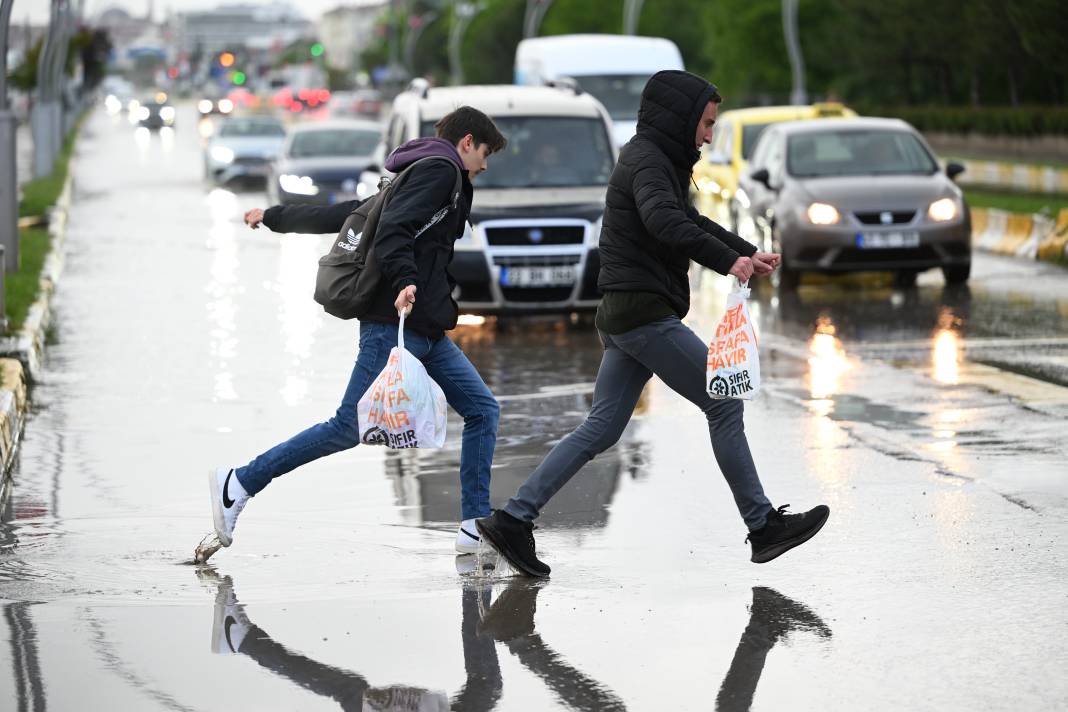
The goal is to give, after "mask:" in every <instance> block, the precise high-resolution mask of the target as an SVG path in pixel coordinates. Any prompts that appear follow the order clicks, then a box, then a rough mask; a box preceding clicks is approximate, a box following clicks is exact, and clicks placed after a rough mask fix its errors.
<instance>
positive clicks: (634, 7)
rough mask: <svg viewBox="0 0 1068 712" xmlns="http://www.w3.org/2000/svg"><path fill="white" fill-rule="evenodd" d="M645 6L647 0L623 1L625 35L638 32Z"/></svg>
mask: <svg viewBox="0 0 1068 712" xmlns="http://www.w3.org/2000/svg"><path fill="white" fill-rule="evenodd" d="M644 4H645V0H623V34H625V35H633V34H636V33H637V32H638V20H639V19H641V16H642V5H644Z"/></svg>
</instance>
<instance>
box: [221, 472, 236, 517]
mask: <svg viewBox="0 0 1068 712" xmlns="http://www.w3.org/2000/svg"><path fill="white" fill-rule="evenodd" d="M233 474H234V471H233V470H230V471H229V472H227V473H226V482H223V506H224V507H226V508H227V509H229V508H230V507H233V506H234V500H232V499H230V493H229V492H228V490H229V489H230V478H231V477H233Z"/></svg>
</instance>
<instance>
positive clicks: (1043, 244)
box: [971, 208, 1068, 262]
mask: <svg viewBox="0 0 1068 712" xmlns="http://www.w3.org/2000/svg"><path fill="white" fill-rule="evenodd" d="M971 213H972V244H973V245H974V247H975V248H976V249H979V250H983V251H984V252H992V253H994V254H997V255H1008V256H1010V257H1024V258H1026V259H1030V260H1035V259H1038V260H1043V261H1047V262H1068V208H1066V209H1064V210H1061V212H1060V214H1059V215H1058V216H1057V219H1056V220H1054V219H1052V218H1050V217H1047V216H1045V215H1037V214H1036V215H1028V214H1027V213H1011V212H1009V211H1007V210H998V209H995V208H972V210H971Z"/></svg>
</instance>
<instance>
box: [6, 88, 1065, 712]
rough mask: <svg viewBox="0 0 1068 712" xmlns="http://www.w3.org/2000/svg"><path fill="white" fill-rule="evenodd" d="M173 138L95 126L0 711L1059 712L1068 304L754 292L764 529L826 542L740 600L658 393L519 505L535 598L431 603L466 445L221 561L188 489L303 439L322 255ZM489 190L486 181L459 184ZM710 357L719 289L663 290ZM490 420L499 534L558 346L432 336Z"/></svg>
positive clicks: (312, 469) (567, 352)
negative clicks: (775, 515)
mask: <svg viewBox="0 0 1068 712" xmlns="http://www.w3.org/2000/svg"><path fill="white" fill-rule="evenodd" d="M200 151H201V148H200V143H199V138H198V135H197V132H196V125H195V118H194V114H193V111H192V110H191V108H190V107H188V106H184V107H182V108H181V109H180V113H179V117H178V126H177V129H176V131H175V132H173V133H169V132H168V133H163V134H147V133H144V132H139V131H136V130H135V129H134V128H133V127H132V126H130V125H129V123H127V122H125V120H124V119H122V118H121V117H109V116H106V115H105V114H104V113H103V112H102V111H98V112H96V113H94V114H93V115H92V116H91V117H90V119H89V120H88V121H87V122H86V124H85V129H84V133H83V137H82V139H81V140H80V143H79V147H78V154H77V158H76V161H75V165H74V173H75V177H76V183H75V193H74V203H73V207H72V211H71V220H70V228H69V237H68V248H67V263H66V271H65V273H64V276H63V278H62V282H61V285H60V289H59V291H58V293H57V295H56V301H55V326H54V333H53V334H52V337H51V345H50V347H49V351H48V357H47V363H46V366H45V372H44V374H43V376H42V378H41V380H40V382H39V383H38V384H37V385H36V386H35V387H34V390H33V402H34V406H33V413H32V415H31V417H30V419H29V422H28V424H27V427H26V433H25V437H24V441H23V443H22V451H21V457H20V462H19V464H18V467H17V470H16V472H15V475H14V476H15V485H14V488H13V490H12V494H11V497H10V501H9V504H8V507H7V509H6V511H4V512H3V518H2V523H0V600H2V604H0V605H2V607H3V622H2V623H0V638H2V639H3V644H2V645H0V700H3V701H4V704H3V705H0V706H2V707H3V708H4V709H13V710H14V709H18V710H45V709H50V710H68V709H110V710H234V709H256V710H318V709H324V710H325V709H338V708H341V709H356V710H361V709H374V710H385V709H390V710H439V709H457V710H490V709H496V710H555V709H578V710H621V709H630V710H707V709H722V710H747V709H752V710H766V709H778V708H781V707H782V706H784V705H786V706H789V708H791V709H798V710H810V709H820V710H826V709H831V710H858V709H865V710H898V709H916V710H920V709H923V710H927V709H930V710H954V709H962V710H963V709H969V710H970V709H1003V710H1017V709H1029V710H1058V709H1064V708H1065V707H1066V706H1068V682H1066V681H1065V677H1064V675H1063V667H1064V660H1065V659H1066V657H1068V643H1066V642H1065V640H1066V636H1065V633H1066V632H1068V631H1066V627H1068V557H1066V554H1065V550H1066V546H1065V545H1066V543H1068V523H1066V513H1068V457H1066V456H1068V452H1066V450H1068V445H1066V443H1065V437H1064V436H1065V432H1066V418H1068V388H1064V387H1063V385H1061V384H1066V383H1068V379H1066V378H1065V371H1066V370H1068V272H1065V271H1064V270H1061V269H1059V268H1054V267H1049V266H1043V265H1036V264H1032V263H1025V262H1021V261H1017V260H1012V259H1005V258H995V257H990V256H977V258H976V263H975V270H974V277H973V279H972V283H971V287H970V289H968V290H963V291H962V290H950V291H947V290H945V289H944V288H943V286H942V280H941V277H940V276H939V275H938V274H937V273H934V272H932V273H928V274H925V275H922V276H921V278H920V281H919V285H918V287H917V288H915V289H910V290H899V289H897V290H896V289H894V288H893V287H892V285H891V283H890V281H889V280H885V281H880V280H879V279H878V278H876V279H874V280H872V279H866V280H833V281H831V282H826V281H821V282H813V283H811V284H805V285H803V286H802V287H801V288H800V290H799V291H798V292H797V293H796V294H793V295H786V294H776V292H775V291H774V290H773V289H767V288H761V289H758V290H757V293H756V295H755V298H754V299H753V300H752V310H753V314H754V318H755V319H756V321H757V323H758V325H759V332H760V340H761V346H762V351H761V355H762V360H763V366H764V369H763V370H764V393H763V394H762V395H761V397H760V398H759V399H758V400H757V401H755V402H753V403H752V404H750V405H747V410H746V427H747V432H748V436H749V440H750V444H751V446H752V449H753V451H754V456H755V458H756V461H757V464H758V467H759V468H760V471H761V476H762V479H763V481H764V484H765V489H766V490H767V492H768V494H769V496H770V497H771V498H772V500H773V502H774V503H775V504H776V505H779V504H786V503H790V504H792V505H793V507H792V508H793V509H795V510H799V509H802V508H807V507H810V506H813V505H815V504H817V503H820V502H822V503H826V504H828V505H829V506H830V507H831V511H832V513H831V519H830V521H829V522H828V524H827V526H826V527H825V528H824V530H823V531H822V532H821V533H820V534H819V535H818V536H817V537H816V538H815V539H813V540H812V541H811V542H809V543H808V544H806V545H804V546H802V547H800V548H798V549H796V550H794V551H791V552H790V553H788V554H787V555H785V556H784V557H782V558H781V559H779V560H776V561H775V562H772V563H770V564H766V565H762V566H758V565H755V564H751V563H750V562H749V561H748V554H749V552H748V548H747V546H746V545H745V544H744V543H743V539H744V537H745V531H744V528H743V526H742V524H741V522H740V520H739V518H738V516H737V513H736V511H735V509H734V506H733V503H732V501H731V499H730V496H729V492H728V490H727V488H726V486H725V483H724V482H723V480H722V477H721V476H720V474H719V473H718V471H717V469H716V466H715V463H714V460H713V458H712V453H711V448H710V446H709V445H708V442H707V430H706V426H705V423H704V422H703V418H702V417H701V416H700V414H699V413H698V412H697V411H696V410H695V409H694V408H693V407H692V406H690V405H689V404H688V403H686V402H685V401H683V400H682V399H681V398H679V397H678V396H677V395H675V394H674V393H672V392H671V391H669V390H668V389H666V388H665V387H664V386H663V385H662V384H660V383H658V382H655V381H654V382H653V383H652V384H651V385H650V386H649V387H648V388H647V390H646V392H645V395H644V396H643V398H642V400H641V402H640V403H639V406H638V409H637V412H636V415H635V418H634V420H633V421H632V423H631V425H630V426H629V427H628V429H627V431H626V433H625V434H624V436H623V438H622V440H621V441H620V443H619V444H618V445H617V446H615V447H614V448H612V449H611V450H609V451H608V452H606V453H604V454H603V455H602V456H600V457H598V458H597V459H596V460H595V461H594V462H593V463H591V465H589V466H588V467H587V468H586V469H585V470H583V471H582V472H581V473H580V474H579V475H578V476H576V478H575V479H574V480H573V481H572V482H571V483H570V484H569V485H568V486H567V487H566V488H565V489H564V490H562V491H561V492H560V493H559V495H558V496H557V497H556V498H555V499H554V500H553V501H552V502H551V503H550V505H549V507H548V508H547V510H546V511H545V513H544V516H543V517H542V518H541V519H540V520H539V527H540V528H539V529H538V530H537V532H536V536H537V539H538V545H539V549H540V551H541V553H542V555H543V558H544V559H545V560H546V561H547V562H548V563H550V564H551V565H552V566H553V575H552V577H551V578H550V579H548V580H546V581H540V582H532V581H529V580H526V579H519V578H514V577H506V576H503V575H500V572H499V573H498V575H496V576H475V575H472V574H470V573H464V574H461V573H458V569H459V568H463V567H464V566H466V565H468V564H470V561H469V558H470V557H460V558H457V557H455V555H454V552H453V551H452V542H453V536H454V532H455V526H456V517H457V516H458V510H459V488H458V482H457V476H456V472H457V467H458V462H459V433H460V428H461V423H460V421H459V419H458V418H457V417H455V416H452V417H450V421H449V438H448V442H447V444H446V447H445V448H443V449H441V450H437V451H434V450H424V451H419V450H411V451H404V452H387V451H385V450H382V449H377V448H370V447H359V448H356V449H355V450H353V451H350V452H347V453H342V454H339V455H335V456H333V457H329V458H325V459H323V460H319V461H317V462H314V463H312V464H310V465H308V466H306V467H304V468H301V469H300V470H297V471H295V472H293V473H290V474H289V475H287V476H285V477H283V478H280V479H279V480H277V481H276V482H275V483H274V484H272V486H271V487H269V488H268V489H267V490H265V491H264V492H263V493H262V494H261V495H259V496H257V497H256V498H255V500H253V501H252V502H251V503H250V504H249V506H248V508H247V509H246V510H245V512H244V514H243V515H242V517H241V520H240V523H239V526H238V528H237V531H236V538H235V543H234V546H233V547H231V548H230V549H226V550H223V551H221V552H219V553H218V554H217V555H216V556H215V557H214V558H213V559H211V561H210V563H209V565H207V566H203V567H196V566H193V565H192V564H191V563H190V561H191V557H192V551H193V547H194V546H195V545H196V543H197V542H198V541H199V540H200V538H201V537H202V536H203V535H204V534H205V533H207V532H208V531H209V530H210V528H211V517H210V510H209V505H208V500H207V493H206V492H205V491H204V484H203V480H204V471H205V470H207V469H208V468H211V467H216V466H222V465H233V464H241V463H243V462H244V461H247V460H248V459H250V458H251V457H253V456H254V455H256V454H257V453H258V452H260V451H262V450H263V449H266V448H267V447H269V446H271V445H273V444H275V443H276V442H278V441H280V440H282V439H284V438H286V437H289V436H290V435H292V434H294V433H296V432H298V431H299V430H300V429H302V428H304V427H305V426H307V425H309V424H312V423H314V422H317V421H319V420H323V419H325V418H327V417H329V415H331V414H332V413H333V411H334V410H335V408H336V406H337V402H338V400H339V398H340V395H341V392H342V390H343V388H344V385H345V382H346V379H347V376H348V373H349V369H350V367H351V363H352V360H353V358H354V355H355V338H356V325H355V324H353V323H347V322H342V321H338V320H335V319H333V318H331V317H328V316H327V315H325V314H324V313H323V312H322V311H321V309H320V308H319V307H318V305H316V304H315V303H314V302H313V301H312V300H311V298H310V294H311V287H312V283H313V279H314V266H315V262H316V260H317V258H318V256H319V255H320V254H322V253H323V252H325V251H326V247H327V245H328V244H329V237H315V236H301V235H286V236H277V235H274V234H272V233H269V232H267V231H266V230H259V231H251V230H248V229H246V228H245V227H244V226H243V225H242V224H241V222H240V216H241V214H242V213H243V212H244V211H245V210H247V209H248V208H251V207H257V206H263V201H264V200H265V198H264V195H263V193H262V192H257V191H255V190H225V189H212V188H210V187H209V186H207V185H206V184H205V183H204V181H203V179H202V178H201V172H200V171H201V163H200V161H201V158H200V155H201V154H200ZM491 169H492V167H491ZM694 283H695V284H694V286H695V291H694V300H693V311H692V312H691V315H690V317H689V318H688V321H689V322H690V324H691V325H692V326H693V328H694V329H695V330H696V331H697V332H698V333H699V334H702V335H706V336H707V335H710V334H711V332H712V329H713V328H714V324H715V321H716V318H717V316H718V314H719V313H720V312H721V311H722V308H723V303H724V298H725V294H726V291H727V290H728V289H729V285H728V284H727V283H726V281H725V280H722V279H719V278H716V277H715V276H713V275H710V274H707V273H706V274H705V275H703V276H701V277H700V278H698V277H695V278H694ZM454 336H455V339H456V340H457V342H458V343H459V344H460V345H461V346H462V348H463V349H464V350H465V352H467V353H468V355H469V356H470V357H471V359H472V361H473V362H474V363H475V365H476V366H477V367H478V369H479V370H480V372H481V373H482V375H483V377H484V379H485V380H486V382H487V383H488V384H489V386H490V387H491V389H492V390H493V391H494V392H495V393H496V394H497V395H498V396H499V398H500V400H501V404H502V420H501V427H500V439H499V441H498V447H497V454H496V458H495V463H494V469H493V484H492V497H493V501H494V504H501V503H503V502H504V501H505V499H506V498H507V497H508V496H509V495H510V494H512V493H513V492H514V491H515V489H516V488H517V487H518V485H519V484H520V483H521V482H522V481H523V479H524V478H525V477H526V475H527V474H528V473H529V472H530V471H531V470H532V469H533V467H534V466H535V465H536V464H537V462H538V461H539V460H540V458H541V457H542V456H543V455H544V454H545V452H547V450H548V448H550V447H551V446H552V444H553V443H555V442H556V441H557V440H558V439H559V438H560V437H561V436H563V435H565V434H566V433H567V432H569V431H570V430H571V429H572V428H574V427H575V426H577V425H578V424H579V423H580V422H581V420H582V417H583V415H584V413H585V412H586V409H587V408H588V406H589V403H590V392H591V388H592V381H593V377H594V375H595V373H596V368H597V364H598V362H599V358H600V353H599V351H600V348H599V343H598V340H597V337H596V333H595V332H594V331H593V330H592V329H591V327H590V326H589V325H588V324H587V323H584V322H582V321H580V322H579V323H575V324H570V323H565V322H563V321H561V320H557V319H544V318H542V319H534V320H530V319H526V320H520V319H505V320H498V321H492V320H491V321H490V322H487V323H485V324H482V325H480V326H463V327H460V328H459V329H458V330H457V331H456V332H455V334H454Z"/></svg>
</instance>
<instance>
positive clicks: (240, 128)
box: [219, 118, 286, 136]
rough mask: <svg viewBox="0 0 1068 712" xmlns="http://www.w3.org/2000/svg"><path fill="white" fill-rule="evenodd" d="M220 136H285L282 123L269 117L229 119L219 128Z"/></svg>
mask: <svg viewBox="0 0 1068 712" xmlns="http://www.w3.org/2000/svg"><path fill="white" fill-rule="evenodd" d="M219 135H220V136H285V135H286V130H285V129H284V128H282V124H280V123H279V122H277V121H273V120H271V119H245V118H238V119H230V120H229V121H227V122H226V123H224V124H223V125H222V128H220V129H219Z"/></svg>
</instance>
